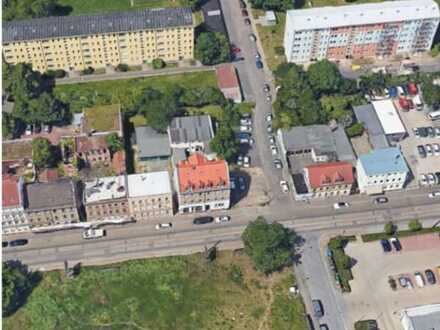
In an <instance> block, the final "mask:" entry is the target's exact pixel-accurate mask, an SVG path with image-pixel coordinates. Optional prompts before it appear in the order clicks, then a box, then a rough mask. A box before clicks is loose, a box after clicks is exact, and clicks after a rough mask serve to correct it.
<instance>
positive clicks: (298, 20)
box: [284, 0, 440, 63]
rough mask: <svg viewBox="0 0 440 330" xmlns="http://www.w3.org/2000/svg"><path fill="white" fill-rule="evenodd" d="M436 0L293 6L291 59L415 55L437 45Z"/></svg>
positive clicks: (288, 32) (287, 43)
mask: <svg viewBox="0 0 440 330" xmlns="http://www.w3.org/2000/svg"><path fill="white" fill-rule="evenodd" d="M439 20H440V13H439V7H438V4H437V3H436V2H435V1H433V0H411V1H405V0H404V1H388V2H380V3H369V4H361V5H350V6H337V7H321V8H311V9H300V10H298V9H295V10H288V11H287V17H286V28H285V33H284V49H285V54H286V58H287V61H288V62H295V63H307V62H310V61H314V60H322V59H329V60H342V59H347V58H348V59H351V58H353V59H363V58H389V57H393V56H396V55H402V56H410V55H413V54H417V53H421V52H426V51H429V50H430V49H431V45H432V42H433V39H434V35H435V33H436V31H437V27H438V25H439Z"/></svg>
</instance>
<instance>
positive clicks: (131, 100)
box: [54, 71, 217, 113]
mask: <svg viewBox="0 0 440 330" xmlns="http://www.w3.org/2000/svg"><path fill="white" fill-rule="evenodd" d="M175 86H180V87H188V88H194V87H204V86H212V87H217V78H216V76H215V72H214V71H204V72H195V73H184V74H178V75H163V76H156V77H145V78H132V79H123V80H107V81H99V82H89V83H82V84H72V85H58V86H56V87H55V89H54V93H55V95H56V96H57V97H59V98H60V99H61V100H62V101H64V102H66V103H67V104H69V106H70V110H71V111H72V112H75V113H76V112H82V110H83V109H84V108H88V107H93V106H96V105H107V104H120V105H121V109H122V111H123V112H124V111H127V110H129V109H131V108H132V107H133V105H134V104H135V103H136V101H137V100H138V98H139V96H140V95H141V93H142V90H143V89H145V88H147V87H152V88H155V89H159V90H162V91H166V90H169V89H171V88H173V87H175Z"/></svg>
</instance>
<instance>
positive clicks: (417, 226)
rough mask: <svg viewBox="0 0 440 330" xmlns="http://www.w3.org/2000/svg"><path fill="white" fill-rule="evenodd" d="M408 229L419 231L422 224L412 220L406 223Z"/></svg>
mask: <svg viewBox="0 0 440 330" xmlns="http://www.w3.org/2000/svg"><path fill="white" fill-rule="evenodd" d="M408 228H409V230H410V231H419V230H421V229H422V224H421V223H420V221H419V220H418V219H414V220H411V221H410V222H409V223H408Z"/></svg>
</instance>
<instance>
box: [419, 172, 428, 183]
mask: <svg viewBox="0 0 440 330" xmlns="http://www.w3.org/2000/svg"><path fill="white" fill-rule="evenodd" d="M419 181H420V184H421V185H422V186H426V185H428V177H427V176H426V175H425V174H420V176H419Z"/></svg>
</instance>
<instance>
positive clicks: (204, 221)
mask: <svg viewBox="0 0 440 330" xmlns="http://www.w3.org/2000/svg"><path fill="white" fill-rule="evenodd" d="M213 221H214V218H213V217H198V218H195V219H194V220H193V224H195V225H204V224H207V223H211V222H213Z"/></svg>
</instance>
